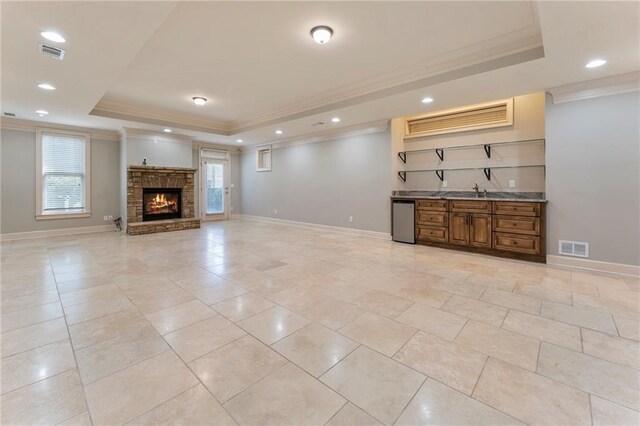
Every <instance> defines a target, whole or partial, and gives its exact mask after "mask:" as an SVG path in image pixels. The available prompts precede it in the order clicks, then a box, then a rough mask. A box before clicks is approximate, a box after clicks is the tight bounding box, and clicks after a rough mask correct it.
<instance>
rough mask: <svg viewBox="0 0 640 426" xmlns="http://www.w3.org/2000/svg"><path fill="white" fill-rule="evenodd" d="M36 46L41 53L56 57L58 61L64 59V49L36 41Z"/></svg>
mask: <svg viewBox="0 0 640 426" xmlns="http://www.w3.org/2000/svg"><path fill="white" fill-rule="evenodd" d="M38 48H39V50H40V53H42V54H43V55H45V56H48V57H50V58H53V59H58V60H60V61H61V60H63V59H64V54H65V52H66V51H65V50H64V49H58V48H57V47H53V46H49V45H46V44H43V43H38Z"/></svg>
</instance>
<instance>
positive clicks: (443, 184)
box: [442, 180, 449, 188]
mask: <svg viewBox="0 0 640 426" xmlns="http://www.w3.org/2000/svg"><path fill="white" fill-rule="evenodd" d="M448 185H449V182H447V181H446V180H443V181H442V187H443V188H446V187H447V186H448Z"/></svg>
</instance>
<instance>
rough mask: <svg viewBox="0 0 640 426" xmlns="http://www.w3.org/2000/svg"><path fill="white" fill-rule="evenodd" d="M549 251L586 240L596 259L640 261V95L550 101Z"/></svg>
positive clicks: (630, 94) (618, 261) (547, 131)
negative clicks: (563, 243)
mask: <svg viewBox="0 0 640 426" xmlns="http://www.w3.org/2000/svg"><path fill="white" fill-rule="evenodd" d="M546 123H547V124H546V127H547V129H546V133H547V198H548V199H549V205H548V210H547V219H548V231H547V241H548V246H547V251H548V253H549V254H551V255H555V254H557V253H558V240H560V239H563V240H573V241H586V242H588V243H589V244H590V255H591V259H592V260H599V261H603V262H613V263H622V264H627V265H640V95H639V93H638V92H634V93H627V94H622V95H614V96H606V97H600V98H595V99H588V100H583V101H576V102H568V103H563V104H556V105H554V104H553V103H551V98H550V96H548V99H547V121H546Z"/></svg>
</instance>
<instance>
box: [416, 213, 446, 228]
mask: <svg viewBox="0 0 640 426" xmlns="http://www.w3.org/2000/svg"><path fill="white" fill-rule="evenodd" d="M447 218H448V216H447V214H446V213H444V212H442V213H440V212H430V211H426V210H418V225H426V226H447V225H448V224H449V221H448V220H447Z"/></svg>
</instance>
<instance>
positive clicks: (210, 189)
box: [200, 153, 230, 220]
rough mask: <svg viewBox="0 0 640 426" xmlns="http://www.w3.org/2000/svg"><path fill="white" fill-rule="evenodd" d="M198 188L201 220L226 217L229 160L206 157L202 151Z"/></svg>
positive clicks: (227, 216)
mask: <svg viewBox="0 0 640 426" xmlns="http://www.w3.org/2000/svg"><path fill="white" fill-rule="evenodd" d="M225 154H226V153H225ZM209 155H210V156H212V157H213V156H214V155H211V154H209ZM200 189H201V191H200V194H201V202H200V207H201V218H202V220H220V219H228V218H229V208H230V205H229V161H228V160H222V159H216V158H208V157H207V154H206V153H203V154H202V159H201V161H200Z"/></svg>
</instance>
